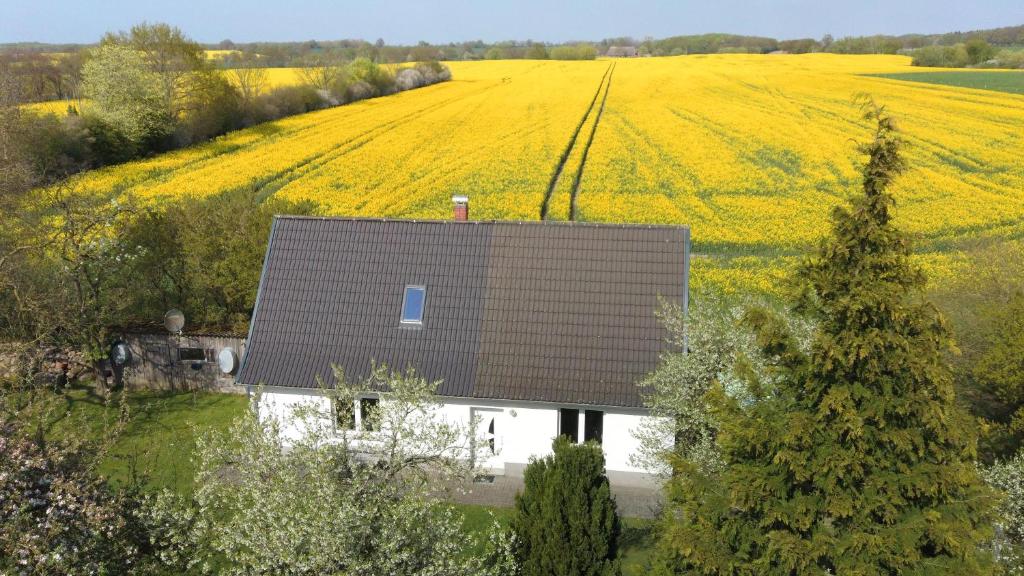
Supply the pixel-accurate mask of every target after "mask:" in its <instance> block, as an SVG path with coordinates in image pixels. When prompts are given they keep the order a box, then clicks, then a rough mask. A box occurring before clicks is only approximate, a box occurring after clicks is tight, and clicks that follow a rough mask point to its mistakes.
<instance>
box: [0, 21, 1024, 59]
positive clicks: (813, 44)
mask: <svg viewBox="0 0 1024 576" xmlns="http://www.w3.org/2000/svg"><path fill="white" fill-rule="evenodd" d="M975 39H978V40H983V41H985V42H987V43H988V44H990V45H992V46H994V47H996V48H1006V47H1013V46H1024V25H1020V26H1007V27H1004V28H993V29H988V30H973V31H967V32H948V33H944V34H904V35H901V36H886V35H874V36H851V37H845V38H838V39H837V38H833V37H832V36H831V35H829V34H826V35H824V36H823V37H822V38H820V39H815V38H798V39H791V40H777V39H775V38H766V37H759V36H742V35H737V34H699V35H690V36H672V37H669V38H662V39H654V38H643V39H636V38H631V37H619V38H606V39H604V40H601V41H600V42H591V43H586V42H584V43H580V42H565V43H544V42H534V41H530V40H526V41H503V42H493V43H487V42H484V41H482V40H475V41H469V42H451V43H447V44H430V43H427V42H419V43H417V44H415V45H392V44H387V43H386V42H385V41H384V40H383V39H377V40H376V41H375V42H368V41H366V40H334V41H317V40H309V41H305V42H251V43H240V42H239V43H236V42H233V41H231V40H223V41H221V42H219V43H216V44H206V45H204V47H205V48H207V49H211V50H224V51H229V52H225V53H224V54H223V57H222V58H221V60H220V62H221V65H222V66H224V67H232V66H237V65H246V63H247V61H248V60H249V59H250V58H251V56H252V55H259V61H260V65H262V66H269V67H294V66H303V65H305V64H307V63H308V62H309V60H310V59H316V58H322V57H332V58H341V59H346V60H354V59H356V58H367V59H369V60H371V61H373V62H378V63H400V62H424V61H431V60H442V61H443V60H484V59H489V58H490V59H497V58H502V59H509V58H512V59H515V58H529V59H544V58H554V59H562V58H566V59H578V58H579V55H580V54H584V57H588V56H589V54H590V53H591V48H592V49H593V54H594V56H603V55H606V54H607V53H608V50H609V49H610V48H612V47H623V46H631V47H634V48H636V49H637V55H639V56H673V55H681V54H714V53H729V52H743V53H755V54H765V53H769V52H775V51H780V50H781V51H785V52H790V53H807V52H832V53H837V54H896V53H901V52H909V51H912V50H916V49H918V48H924V47H927V46H955V45H957V44H965V43H967V42H968V41H970V40H975ZM81 48H83V46H81V45H74V44H41V43H34V42H30V43H19V44H0V52H10V51H14V52H21V53H24V52H36V53H54V52H62V53H67V52H75V51H77V50H80V49H81Z"/></svg>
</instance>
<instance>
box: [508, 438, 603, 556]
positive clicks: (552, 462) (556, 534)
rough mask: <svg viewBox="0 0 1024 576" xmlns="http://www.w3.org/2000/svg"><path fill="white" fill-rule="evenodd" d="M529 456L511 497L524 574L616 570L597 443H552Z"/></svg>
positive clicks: (561, 439)
mask: <svg viewBox="0 0 1024 576" xmlns="http://www.w3.org/2000/svg"><path fill="white" fill-rule="evenodd" d="M553 448H554V454H553V455H552V456H548V457H546V458H542V459H539V460H533V461H531V462H530V464H529V466H527V467H526V472H525V473H524V479H523V480H524V484H525V486H524V491H523V492H522V493H521V494H517V495H516V504H515V513H514V516H513V518H512V530H513V531H514V533H515V535H516V544H515V555H516V557H517V559H518V560H519V564H520V567H521V571H522V574H523V576H550V575H552V574H558V575H559V576H577V575H578V576H583V575H588V576H589V575H592V576H597V575H613V574H620V573H621V570H620V567H619V561H618V559H617V556H618V541H619V532H620V525H619V516H618V514H617V513H616V511H615V500H614V499H612V496H611V489H610V487H609V485H608V477H607V476H605V471H604V454H603V453H602V452H601V447H600V446H598V445H597V444H593V443H588V444H572V443H570V442H569V440H568V439H567V438H565V437H559V438H557V439H556V440H555V442H554V446H553Z"/></svg>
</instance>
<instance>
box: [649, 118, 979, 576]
mask: <svg viewBox="0 0 1024 576" xmlns="http://www.w3.org/2000/svg"><path fill="white" fill-rule="evenodd" d="M865 111H866V114H865V117H866V119H868V120H870V121H872V122H873V123H874V124H875V131H874V137H873V138H872V140H871V141H870V142H868V143H866V144H864V145H862V146H861V147H860V150H861V151H862V152H863V153H864V154H866V155H867V156H868V161H867V163H866V165H865V166H864V169H863V177H864V180H863V182H864V184H863V194H862V195H860V196H857V197H855V198H854V199H853V200H852V206H851V207H850V208H837V209H836V210H835V212H834V213H833V216H832V221H833V228H832V235H831V236H830V237H829V238H826V239H825V240H823V241H822V244H821V246H820V247H819V248H818V250H817V251H816V253H815V254H814V256H813V257H812V258H810V259H809V260H808V261H807V262H806V263H805V264H803V265H802V266H801V268H800V270H799V272H798V274H797V277H796V279H797V281H798V286H799V291H798V293H797V294H796V296H795V297H794V299H795V301H794V303H793V304H794V309H795V310H796V311H797V312H799V313H801V314H802V315H804V316H806V317H807V318H809V319H810V320H812V321H813V324H814V326H815V328H814V332H813V334H812V337H811V341H810V347H809V352H805V351H804V350H803V349H802V346H800V345H799V342H798V339H797V338H796V337H795V336H794V335H793V334H792V332H791V331H790V330H788V329H787V328H786V326H785V325H784V323H783V322H782V321H780V320H779V319H778V318H777V317H776V316H774V315H772V314H769V313H767V312H765V311H763V310H753V311H751V312H748V314H747V321H748V322H749V323H750V325H751V326H752V327H753V328H754V330H755V334H756V335H757V339H758V345H759V346H760V348H761V350H762V352H763V354H764V356H765V358H766V359H767V360H768V361H769V363H770V368H771V372H772V375H773V377H772V379H771V380H769V381H764V380H760V379H758V378H756V377H752V378H750V380H749V386H750V389H751V396H752V397H753V398H755V399H756V401H753V402H739V401H737V400H735V399H732V398H730V397H728V396H727V395H725V394H721V393H719V394H718V397H719V400H718V401H717V402H716V407H717V412H716V417H717V419H718V423H719V425H720V429H719V436H718V438H719V445H720V448H721V450H722V454H723V457H724V460H725V464H726V468H725V470H724V472H723V473H722V474H720V475H716V476H713V477H712V476H709V475H707V474H702V473H701V472H700V470H699V469H698V468H696V467H695V466H690V467H689V469H688V473H686V474H680V475H678V476H676V478H674V479H673V481H672V483H671V484H670V492H669V496H670V505H669V510H668V512H667V514H666V521H665V524H664V528H665V532H664V537H663V541H662V544H663V547H662V552H663V554H664V560H665V567H664V571H666V572H669V573H683V572H693V573H701V574H764V575H773V574H778V575H783V574H785V575H798V574H799V575H803V574H922V575H923V574H929V575H941V574H949V575H953V574H957V575H962V574H989V573H991V572H992V569H993V566H992V561H991V553H990V552H989V551H988V550H987V549H985V544H986V543H987V541H988V539H989V538H990V526H991V523H990V522H991V519H992V506H993V504H994V498H993V494H992V492H991V490H989V489H988V488H987V487H986V486H985V485H984V484H983V483H982V481H981V479H980V478H979V475H978V471H977V469H976V468H975V466H974V463H973V462H972V460H973V458H974V454H975V441H974V438H973V435H972V423H971V421H970V419H969V418H968V417H967V415H966V414H964V413H963V412H962V411H961V410H960V408H959V407H958V406H957V404H956V400H955V395H954V392H953V383H952V377H951V374H950V370H949V368H948V366H947V363H946V361H945V358H944V356H943V352H944V351H945V350H947V349H948V348H950V347H951V346H952V340H951V338H950V335H949V331H948V329H947V328H946V324H945V321H944V320H943V318H942V316H941V315H940V314H939V313H938V312H937V310H936V309H935V308H934V306H932V305H931V304H930V303H929V302H927V301H926V300H925V299H924V298H923V296H922V291H923V289H924V285H925V277H924V274H923V273H922V272H921V271H920V270H919V269H918V268H916V267H915V266H913V265H912V264H911V263H910V260H909V256H910V250H909V246H908V241H907V239H906V237H905V235H904V234H903V233H901V232H900V231H899V230H897V229H896V228H895V227H894V226H893V224H892V221H891V219H892V215H891V209H892V206H893V198H892V196H891V195H890V194H889V193H888V192H887V187H888V186H889V184H890V183H891V182H892V180H893V179H894V178H895V177H896V176H897V175H898V174H899V173H900V172H901V171H902V170H903V168H904V161H903V158H902V156H901V153H900V149H901V144H902V142H901V139H900V138H899V136H898V133H897V127H896V124H895V121H894V120H893V118H892V117H891V116H889V114H888V113H887V112H886V110H885V109H884V107H878V106H876V105H875V104H874V103H873V102H871V101H868V102H866V103H865Z"/></svg>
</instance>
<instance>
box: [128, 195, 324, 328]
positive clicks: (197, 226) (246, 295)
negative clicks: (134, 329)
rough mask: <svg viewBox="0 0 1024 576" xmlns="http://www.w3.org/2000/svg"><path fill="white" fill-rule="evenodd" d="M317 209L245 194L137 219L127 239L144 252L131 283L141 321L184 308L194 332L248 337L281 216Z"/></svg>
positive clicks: (173, 206) (137, 260)
mask: <svg viewBox="0 0 1024 576" xmlns="http://www.w3.org/2000/svg"><path fill="white" fill-rule="evenodd" d="M313 211H314V205H313V204H311V203H309V202H292V201H289V200H284V199H281V198H277V197H274V196H271V197H270V198H267V199H266V200H261V198H260V195H259V193H258V192H257V191H254V190H252V189H251V188H239V189H237V190H232V191H229V192H226V193H224V194H218V195H214V196H210V197H208V198H204V199H202V200H188V201H183V202H175V203H171V204H169V205H167V206H165V207H162V208H161V209H159V210H157V209H153V210H148V211H146V212H143V213H140V214H138V216H137V217H135V218H134V219H133V220H132V221H131V223H130V225H129V226H128V230H127V231H126V232H125V234H124V235H125V244H127V245H130V246H137V247H138V248H139V249H140V250H139V252H140V253H139V254H138V255H137V257H136V258H135V259H134V260H132V263H131V264H132V271H133V272H132V274H131V278H132V281H133V282H134V285H135V286H136V287H137V290H135V291H134V297H133V298H132V299H131V305H130V315H131V316H132V317H133V318H132V319H133V320H135V321H137V322H146V321H152V320H154V319H159V318H160V317H162V315H163V313H164V312H165V311H166V310H167V309H168V308H171V307H177V308H181V309H182V310H183V311H184V312H185V314H186V316H187V317H188V318H190V319H191V320H190V323H191V324H192V325H193V326H207V327H211V328H220V329H224V328H231V329H234V330H237V331H241V332H244V331H245V330H246V329H247V327H248V322H249V317H250V316H251V314H252V309H253V306H254V305H255V303H256V289H257V287H258V285H259V278H260V271H261V270H262V265H263V257H264V255H265V254H266V249H267V238H268V237H269V235H270V226H271V222H272V221H273V217H274V215H275V214H310V213H312V212H313Z"/></svg>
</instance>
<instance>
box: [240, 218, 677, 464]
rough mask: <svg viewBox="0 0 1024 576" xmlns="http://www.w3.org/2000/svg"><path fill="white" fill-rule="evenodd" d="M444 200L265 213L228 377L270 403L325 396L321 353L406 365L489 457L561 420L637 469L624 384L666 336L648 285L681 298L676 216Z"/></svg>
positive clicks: (355, 376)
mask: <svg viewBox="0 0 1024 576" xmlns="http://www.w3.org/2000/svg"><path fill="white" fill-rule="evenodd" d="M460 200H461V202H459V203H458V205H457V206H456V219H455V220H451V221H411V220H383V219H354V218H319V217H290V216H279V217H277V218H276V219H275V221H274V225H273V228H272V231H271V235H270V241H269V245H268V248H267V255H266V259H265V262H264V266H263V273H262V277H261V279H260V287H259V293H258V296H257V302H256V309H255V311H254V314H253V319H252V323H251V329H250V334H249V338H248V341H247V347H246V353H245V356H244V357H243V359H242V365H241V368H240V370H239V373H238V376H237V381H238V382H239V383H240V384H243V385H246V386H250V387H254V386H262V388H263V395H262V396H261V400H260V402H261V405H260V407H259V409H260V414H261V416H264V417H266V416H269V415H278V416H283V415H284V414H285V412H286V411H287V410H288V409H289V407H290V406H292V405H294V404H296V403H298V402H310V401H312V402H326V399H325V398H322V397H321V396H320V392H319V390H320V388H319V385H318V383H317V380H318V377H319V378H321V379H322V380H323V381H324V382H326V383H328V384H329V383H330V382H331V381H332V377H331V376H332V370H331V366H332V365H337V366H339V367H340V368H342V369H343V370H344V373H345V375H346V380H349V381H359V380H360V379H365V378H366V377H367V376H368V375H369V372H370V369H371V366H372V364H373V363H374V362H376V363H383V364H386V365H388V366H389V367H390V368H392V369H399V370H403V369H406V368H409V367H411V368H414V369H415V370H416V371H417V372H418V373H420V374H422V375H423V376H425V377H426V378H428V379H430V380H439V381H441V385H440V388H439V389H438V394H439V396H441V397H442V398H443V402H444V403H443V408H442V412H443V414H441V415H439V416H442V417H445V418H448V419H450V420H455V421H459V420H461V421H464V422H470V421H472V419H473V418H474V416H476V417H479V420H478V422H479V426H480V430H479V432H480V434H481V435H482V436H484V437H486V438H487V439H488V440H489V442H488V443H489V445H491V446H490V447H489V452H490V454H489V460H488V461H487V462H486V466H487V467H488V468H490V469H491V470H492V471H493V472H494V473H496V474H521V473H522V470H523V468H524V467H525V465H526V464H527V462H528V461H529V458H530V457H531V456H542V455H545V454H547V453H549V452H550V449H551V442H552V440H553V439H554V438H555V437H556V436H558V435H566V436H569V437H570V438H572V439H573V440H575V441H587V440H596V441H598V442H600V443H601V444H602V447H603V449H604V452H605V455H606V459H607V468H608V471H609V476H610V477H612V479H613V480H617V481H619V482H624V481H627V480H630V479H642V477H643V475H642V473H643V472H644V471H643V470H640V469H638V468H636V467H635V466H633V465H632V464H631V463H630V456H631V455H632V454H633V453H634V452H635V451H636V447H637V440H636V438H635V437H634V435H633V431H634V430H636V429H637V428H638V426H639V425H640V423H641V420H642V419H643V418H644V417H645V416H646V415H647V410H646V409H645V408H644V403H643V398H642V390H641V389H640V388H639V387H638V385H637V383H638V382H639V381H640V380H641V379H642V378H643V377H644V376H645V375H646V374H648V373H649V372H650V371H652V370H653V369H655V368H656V367H657V363H658V359H659V355H660V354H661V353H662V352H663V351H664V349H665V347H666V346H667V345H668V344H667V343H666V339H665V336H666V334H665V332H664V329H663V327H662V326H661V325H660V324H659V322H658V319H657V318H656V314H655V313H656V311H657V310H658V308H659V306H661V304H662V301H669V302H678V303H680V304H682V305H683V306H684V307H685V305H686V299H687V293H688V274H689V242H690V240H689V230H688V229H687V228H685V227H675V226H640V225H636V226H634V225H610V224H590V223H578V222H549V221H544V222H480V221H469V220H468V219H467V218H466V216H467V211H468V208H467V206H466V205H465V200H464V199H460ZM373 402H377V398H376V396H375V395H374V394H372V393H367V394H365V395H363V396H362V397H360V398H359V399H357V400H356V404H357V405H356V406H355V407H354V408H355V410H354V412H355V414H356V418H357V420H358V419H360V418H361V416H360V414H361V413H363V410H365V409H367V408H368V407H369V405H370V404H372V403H373ZM364 405H365V406H364ZM357 425H358V422H357ZM293 432H297V431H293Z"/></svg>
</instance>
